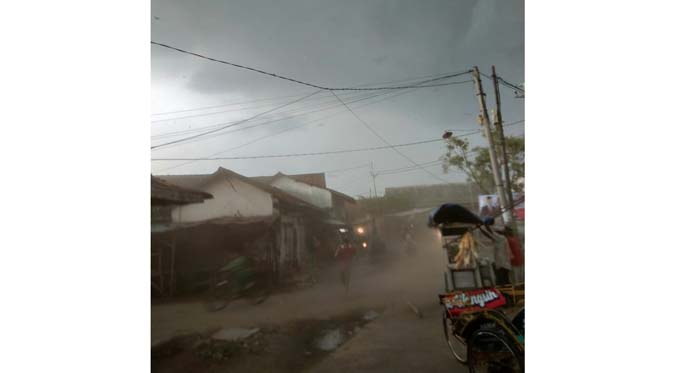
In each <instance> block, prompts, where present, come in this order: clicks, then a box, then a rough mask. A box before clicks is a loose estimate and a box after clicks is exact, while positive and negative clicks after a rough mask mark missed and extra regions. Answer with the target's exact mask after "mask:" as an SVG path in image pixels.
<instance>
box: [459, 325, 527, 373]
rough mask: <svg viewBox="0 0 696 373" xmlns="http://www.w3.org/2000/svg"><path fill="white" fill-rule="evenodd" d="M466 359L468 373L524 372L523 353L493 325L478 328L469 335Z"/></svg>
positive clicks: (503, 332) (508, 336)
mask: <svg viewBox="0 0 696 373" xmlns="http://www.w3.org/2000/svg"><path fill="white" fill-rule="evenodd" d="M467 358H468V363H467V365H468V366H469V372H470V373H483V372H521V373H523V372H524V351H521V350H520V349H519V348H518V347H517V345H516V343H515V341H514V340H513V339H512V337H511V336H510V335H508V334H507V333H505V331H503V330H502V329H501V328H499V327H496V326H495V325H493V326H492V327H484V328H479V329H478V330H475V331H474V332H473V333H471V335H469V337H468V338H467Z"/></svg>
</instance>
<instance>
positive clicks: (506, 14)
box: [151, 0, 524, 196]
mask: <svg viewBox="0 0 696 373" xmlns="http://www.w3.org/2000/svg"><path fill="white" fill-rule="evenodd" d="M151 4H152V16H153V19H152V36H151V38H152V40H153V41H156V42H160V43H164V44H168V45H172V46H174V47H178V48H181V49H185V50H189V51H193V52H196V53H200V54H204V55H207V56H210V57H214V58H217V59H222V60H226V61H230V62H234V63H237V64H241V65H246V66H251V67H254V68H258V69H262V70H266V71H270V72H273V73H276V74H280V75H284V76H288V77H292V78H295V79H298V80H303V81H307V82H310V83H314V84H318V85H322V86H331V87H343V86H357V85H375V84H377V85H379V84H380V83H382V84H386V83H387V82H394V81H404V80H407V79H412V81H413V79H414V78H419V77H427V76H432V75H436V74H445V73H449V72H456V71H463V70H467V69H469V68H471V67H472V66H474V65H477V66H479V68H480V69H481V71H482V72H484V73H487V74H490V69H491V65H495V66H496V69H497V72H498V74H499V75H500V76H502V77H504V78H505V79H506V80H507V81H509V82H511V83H515V84H520V83H523V82H524V2H523V1H517V0H481V1H466V0H457V1H404V0H398V1H397V0H392V1H378V0H375V1H367V0H365V1H345V0H344V1H338V0H293V1H269V0H253V1H252V0H250V1H238V0H209V1H202V2H196V1H182V0H167V1H162V0H152V2H151ZM151 51H152V74H151V79H152V113H155V114H158V113H167V112H172V111H181V110H188V109H196V108H201V107H209V106H219V105H224V104H230V103H245V104H238V105H230V106H221V107H217V108H211V109H200V110H193V111H185V112H177V113H171V114H160V115H153V116H152V120H153V121H155V122H153V123H152V136H153V139H152V144H153V145H157V144H161V143H164V142H167V141H171V140H176V139H178V138H182V137H185V136H188V135H191V134H196V133H200V132H185V131H187V130H191V129H193V130H195V129H196V128H200V127H206V126H212V125H216V124H219V123H226V122H232V121H235V120H241V119H245V118H248V117H251V116H253V115H256V114H259V113H261V112H263V111H266V110H270V109H273V108H274V107H278V106H280V105H283V104H285V103H288V102H290V101H292V100H296V99H298V98H300V97H302V96H301V95H306V94H309V93H312V92H313V91H314V90H313V89H311V88H309V87H305V86H302V85H299V84H296V83H292V82H288V81H283V80H279V79H275V78H272V77H268V76H265V75H261V74H258V73H254V72H251V71H247V70H242V69H238V68H235V67H231V66H227V65H223V64H219V63H215V62H211V61H207V60H203V59H200V58H196V57H194V56H190V55H186V54H182V53H180V52H176V51H172V50H169V49H165V48H162V47H160V46H156V45H152V46H151ZM469 79H470V76H463V77H458V78H453V79H450V80H447V82H456V81H462V80H469ZM483 83H484V89H485V90H486V93H487V95H488V105H489V108H492V107H494V104H495V102H494V96H493V91H492V86H491V84H490V82H489V81H488V80H487V79H485V78H484V79H483ZM399 93H400V92H399V91H396V92H394V91H390V92H371V93H369V92H368V93H365V92H363V93H360V92H342V93H341V92H337V94H339V96H341V97H342V98H343V99H344V100H345V101H347V102H350V101H351V100H358V99H361V98H366V97H368V96H367V95H374V94H383V95H382V96H378V97H375V98H372V99H365V100H363V101H360V102H356V103H354V104H350V106H351V107H352V108H355V112H356V113H357V114H358V115H359V116H360V118H362V119H363V120H364V121H366V122H367V123H368V124H369V125H370V126H372V128H374V130H375V131H377V132H378V133H379V134H381V135H382V136H383V137H384V138H386V139H387V140H388V141H389V142H390V143H392V144H399V143H409V142H415V141H421V140H429V139H435V138H438V137H440V136H441V135H442V133H443V131H444V130H445V129H457V130H477V129H478V124H477V123H476V116H475V114H476V113H477V112H478V105H477V103H476V96H475V95H474V91H473V84H471V83H467V84H457V85H451V86H443V87H434V88H421V89H416V90H412V91H409V92H407V93H403V94H399ZM501 93H502V107H503V120H504V121H505V122H514V121H518V120H521V119H524V100H523V99H518V98H515V96H514V93H513V91H512V90H510V89H507V88H504V87H501ZM392 96H393V97H392ZM258 100H263V101H258ZM379 100H381V101H380V102H377V101H379ZM250 101H254V102H250ZM367 104H369V105H367ZM339 105H340V103H338V102H337V101H336V100H335V98H334V97H333V95H332V94H331V93H330V92H323V93H320V94H317V95H315V96H312V97H310V98H309V99H306V100H304V101H301V102H298V103H296V104H294V105H291V106H288V107H285V108H282V109H279V110H278V111H276V112H274V113H270V114H268V115H263V116H261V117H259V118H258V119H256V120H253V121H250V122H248V123H245V124H243V125H239V126H235V127H232V128H230V129H239V128H243V127H247V126H253V125H256V124H261V123H264V122H266V121H268V120H276V119H281V118H284V117H288V116H289V115H291V114H292V115H297V114H301V113H303V112H308V111H314V110H318V111H317V112H316V113H312V114H307V115H302V116H296V117H294V118H290V119H285V120H279V121H276V122H273V123H267V124H263V125H259V126H258V127H254V128H250V129H248V130H239V131H235V132H229V133H225V131H220V132H219V133H220V135H219V136H215V137H211V138H209V139H205V140H202V141H195V142H191V143H185V144H182V145H179V146H171V147H163V148H160V149H155V150H153V152H152V157H153V158H171V157H183V158H189V157H209V156H211V155H213V154H215V156H218V157H221V156H256V155H268V154H287V153H305V152H323V151H332V150H341V149H350V148H360V147H370V146H382V145H384V144H383V143H382V142H381V141H380V140H379V139H378V138H377V137H376V136H375V135H373V134H372V133H371V132H370V131H369V130H368V129H366V128H365V126H364V125H363V124H361V123H360V122H359V121H358V120H357V119H356V118H355V117H354V116H352V115H351V114H350V112H348V111H347V110H345V108H344V107H342V106H339ZM363 105H365V106H364V107H361V106H363ZM210 113H216V114H210ZM203 114H206V115H203ZM182 117H183V118H182ZM173 118H180V119H173ZM210 128H215V127H210ZM177 131H184V132H182V133H180V134H175V135H169V136H162V135H165V134H168V133H171V132H177ZM506 131H507V133H508V134H511V135H523V134H524V125H515V126H511V127H508V128H507V129H506ZM269 135H274V136H272V137H268V136H269ZM469 138H470V141H471V142H472V144H474V145H482V144H484V139H483V138H482V136H481V135H480V134H476V135H474V136H470V137H469ZM255 140H256V141H255ZM252 141H255V142H253V143H251V144H248V145H245V146H241V145H243V144H246V143H250V142H252ZM230 148H236V149H233V150H229V151H226V152H223V151H224V150H226V149H230ZM400 150H401V151H402V152H403V153H404V154H406V155H407V156H408V157H409V158H411V159H413V160H414V161H416V162H418V163H423V162H429V161H433V160H436V159H437V158H438V157H440V156H441V155H442V154H443V153H444V144H443V143H441V142H436V143H429V144H423V145H416V146H410V147H403V148H400ZM218 153H219V154H218ZM370 162H373V164H374V168H375V170H385V169H394V168H400V167H407V166H411V163H409V162H408V161H407V160H406V159H404V158H402V157H401V156H399V155H398V154H396V153H395V152H394V151H393V150H390V149H386V150H379V151H369V152H361V153H348V154H337V155H326V156H312V157H297V158H270V159H251V160H224V161H198V162H191V163H186V162H171V161H167V162H163V161H153V162H152V171H153V173H155V174H189V173H210V172H212V171H214V170H215V169H217V168H218V167H219V166H222V167H226V168H229V169H231V170H233V171H235V172H238V173H241V174H243V175H247V176H257V175H273V174H275V173H276V172H279V171H280V172H283V173H288V174H291V173H305V172H322V171H330V170H337V169H343V168H351V167H356V166H361V165H366V164H369V163H370ZM184 163H186V164H184ZM177 166H178V167H177ZM428 170H430V171H431V172H433V173H435V174H437V175H439V176H440V177H441V178H443V179H445V180H448V181H452V182H458V181H464V180H466V176H465V175H464V174H462V173H450V174H443V173H442V170H441V168H440V167H439V166H435V167H428ZM327 182H328V184H329V187H331V188H334V189H337V190H340V191H342V192H345V193H347V194H350V195H354V196H356V195H368V194H369V190H370V189H369V188H370V187H371V186H372V181H371V178H370V176H369V168H368V167H365V168H359V169H355V170H351V171H345V172H338V173H329V174H328V176H327ZM436 183H441V181H438V180H437V179H435V178H433V176H431V175H429V174H427V173H425V172H423V171H421V170H414V171H411V172H405V173H399V174H393V175H383V176H378V177H377V188H378V191H379V193H380V194H382V193H383V192H384V188H385V187H390V186H401V185H412V184H436Z"/></svg>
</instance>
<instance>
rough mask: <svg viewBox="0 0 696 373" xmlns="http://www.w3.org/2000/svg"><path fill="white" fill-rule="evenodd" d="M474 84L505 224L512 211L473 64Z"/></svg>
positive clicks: (482, 94)
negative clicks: (502, 180)
mask: <svg viewBox="0 0 696 373" xmlns="http://www.w3.org/2000/svg"><path fill="white" fill-rule="evenodd" d="M472 75H473V76H474V84H475V85H476V96H477V97H478V102H479V109H480V111H481V114H479V118H481V125H482V126H483V130H484V133H485V134H486V138H487V139H488V154H489V155H490V157H491V171H493V181H494V182H495V189H496V192H497V193H498V199H499V200H500V207H501V208H502V210H503V221H504V222H505V223H506V224H507V223H510V222H511V220H512V213H511V212H510V208H509V206H510V205H509V204H508V203H507V195H506V193H505V189H504V188H503V183H502V182H501V176H500V164H499V163H498V155H497V154H496V151H495V147H496V146H495V141H494V139H493V135H492V133H491V122H490V119H489V117H488V109H487V108H486V94H485V93H483V87H482V86H481V74H480V73H479V69H478V67H477V66H474V72H473V74H472Z"/></svg>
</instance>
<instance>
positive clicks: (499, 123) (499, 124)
mask: <svg viewBox="0 0 696 373" xmlns="http://www.w3.org/2000/svg"><path fill="white" fill-rule="evenodd" d="M491 71H492V73H493V74H492V77H493V86H494V87H495V128H496V130H497V131H498V141H499V142H500V151H501V153H502V156H503V174H504V176H505V177H504V179H505V192H506V193H507V194H506V197H507V200H508V206H509V208H510V209H514V207H513V203H514V199H513V198H512V180H511V179H510V167H509V165H508V163H509V161H508V156H507V149H506V148H507V146H506V144H505V132H504V131H503V112H502V111H501V110H500V86H499V83H498V76H497V75H496V73H495V66H491ZM510 215H511V219H510V226H511V228H512V230H513V231H515V232H517V225H516V224H515V214H512V211H511V214H510Z"/></svg>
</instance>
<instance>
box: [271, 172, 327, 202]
mask: <svg viewBox="0 0 696 373" xmlns="http://www.w3.org/2000/svg"><path fill="white" fill-rule="evenodd" d="M271 185H273V186H274V187H276V188H278V189H280V190H282V191H284V192H286V193H288V194H290V195H291V196H293V197H296V198H299V199H301V200H303V201H305V202H307V203H310V204H312V205H313V206H316V207H318V208H326V209H328V208H331V206H332V204H331V200H332V198H331V192H329V191H328V190H326V189H322V188H318V187H315V186H312V185H308V184H305V183H301V182H298V181H295V180H293V179H291V178H289V177H280V178H278V179H276V180H274V181H273V182H272V183H271Z"/></svg>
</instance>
